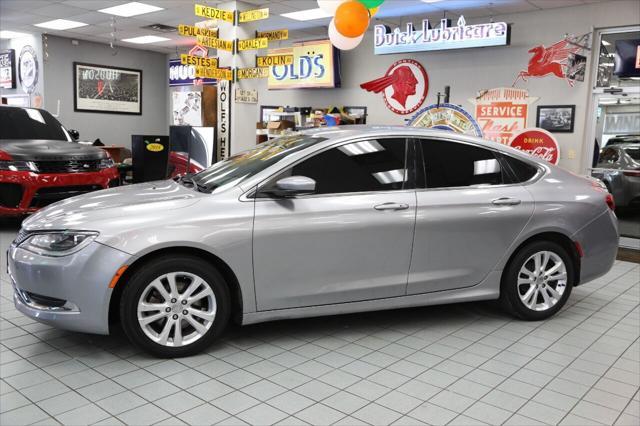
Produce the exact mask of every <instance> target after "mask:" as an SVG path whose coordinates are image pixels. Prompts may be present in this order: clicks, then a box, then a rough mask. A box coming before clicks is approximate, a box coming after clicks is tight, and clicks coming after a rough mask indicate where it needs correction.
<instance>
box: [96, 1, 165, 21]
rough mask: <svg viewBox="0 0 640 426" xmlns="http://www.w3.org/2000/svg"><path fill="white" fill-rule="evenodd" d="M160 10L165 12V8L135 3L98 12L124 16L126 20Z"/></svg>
mask: <svg viewBox="0 0 640 426" xmlns="http://www.w3.org/2000/svg"><path fill="white" fill-rule="evenodd" d="M159 10H164V8H162V7H158V6H151V5H150V4H144V3H139V2H137V1H133V2H131V3H125V4H121V5H120V6H113V7H107V8H106V9H100V10H98V12H102V13H108V14H109V15H117V16H124V17H125V18H129V17H130V16H136V15H143V14H145V13H151V12H157V11H159Z"/></svg>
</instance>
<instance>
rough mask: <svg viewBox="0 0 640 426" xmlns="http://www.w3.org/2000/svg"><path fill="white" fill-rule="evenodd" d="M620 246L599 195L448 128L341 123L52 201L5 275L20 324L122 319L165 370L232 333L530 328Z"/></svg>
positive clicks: (27, 229) (98, 324) (583, 181)
mask: <svg viewBox="0 0 640 426" xmlns="http://www.w3.org/2000/svg"><path fill="white" fill-rule="evenodd" d="M617 246H618V232H617V221H616V217H615V215H614V213H613V201H612V198H611V195H610V194H608V192H607V191H606V189H605V188H604V187H603V186H602V185H601V184H598V182H597V181H595V180H589V179H587V178H582V177H579V176H576V175H573V174H571V173H569V172H566V171H564V170H562V169H560V168H558V167H554V166H552V165H549V164H548V163H546V162H543V161H538V160H536V159H534V158H532V157H530V156H528V155H526V154H524V153H521V152H519V151H516V150H513V149H511V148H508V147H505V146H503V145H500V144H496V143H493V142H486V141H482V140H480V139H476V138H472V137H467V136H461V135H457V134H453V133H450V132H446V131H434V130H422V129H414V128H407V127H360V126H349V127H348V128H336V129H335V130H319V131H310V132H305V133H300V134H295V135H291V136H285V137H281V138H279V139H276V140H274V141H272V142H268V143H265V144H261V145H258V146H257V147H256V148H255V149H253V150H250V151H246V152H243V153H240V154H237V155H234V156H232V157H231V158H229V159H228V160H224V161H221V162H219V163H216V164H214V165H213V166H212V167H210V168H209V169H206V170H204V171H202V172H200V173H198V174H195V175H188V176H184V177H182V178H180V179H177V180H168V181H160V182H152V183H147V184H140V185H132V186H128V187H120V188H114V189H108V190H104V191H99V192H96V193H91V194H86V195H82V196H78V197H75V198H71V199H68V200H65V201H61V202H58V203H56V204H53V205H51V206H49V207H48V208H45V209H44V210H42V211H40V212H38V213H37V214H35V215H33V216H32V217H30V218H29V219H28V220H26V221H25V222H24V225H23V228H22V229H21V230H20V232H19V234H18V236H17V238H16V240H15V241H14V242H13V244H12V245H11V248H10V253H9V275H10V278H11V280H12V282H13V285H14V287H15V296H14V298H15V304H16V306H17V308H18V309H19V310H20V311H21V312H23V313H24V314H26V315H28V316H30V317H32V318H34V319H37V320H38V321H42V322H45V323H48V324H52V325H55V326H58V327H61V328H66V329H69V330H77V331H81V332H89V333H100V334H107V333H109V329H110V325H112V324H113V323H115V322H118V321H119V322H120V323H121V324H122V327H123V329H124V331H125V333H126V334H127V335H128V337H129V338H130V339H131V341H132V342H134V343H135V344H137V345H138V346H140V347H141V348H143V349H144V350H146V351H148V352H151V353H153V354H156V355H158V356H165V357H166V356H184V355H188V354H193V353H195V352H198V351H200V350H202V349H203V348H205V347H206V346H207V345H209V344H210V343H211V342H212V341H213V340H215V339H216V338H217V337H218V336H220V334H221V333H222V331H223V330H224V328H225V325H226V324H227V322H228V320H229V319H230V318H233V319H235V320H236V321H238V322H240V323H242V324H251V323H256V322H261V321H267V320H276V319H287V318H298V317H307V316H317V315H333V314H342V313H347V312H361V311H369V310H377V309H392V308H401V307H408V306H421V305H432V304H441V303H454V302H466V301H476V300H489V299H499V300H500V301H501V302H502V304H503V306H504V307H505V308H506V309H507V310H508V311H509V312H511V313H512V314H514V315H516V316H517V317H520V318H522V319H525V320H541V319H544V318H547V317H549V316H551V315H553V314H554V313H556V312H558V310H560V309H561V307H562V306H563V305H564V303H565V302H566V301H567V299H568V297H569V294H570V293H571V289H572V287H573V286H575V285H578V284H581V283H585V282H587V281H590V280H593V279H594V278H597V277H599V276H601V275H603V274H605V273H606V272H607V271H608V270H609V269H610V268H611V266H612V264H613V262H614V259H615V256H616V250H617ZM425 314H427V312H425Z"/></svg>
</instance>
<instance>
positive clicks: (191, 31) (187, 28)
mask: <svg viewBox="0 0 640 426" xmlns="http://www.w3.org/2000/svg"><path fill="white" fill-rule="evenodd" d="M178 34H180V35H183V36H188V37H196V36H199V35H200V36H206V37H218V30H217V29H215V30H212V29H209V28H202V27H194V26H193V25H184V24H180V25H178Z"/></svg>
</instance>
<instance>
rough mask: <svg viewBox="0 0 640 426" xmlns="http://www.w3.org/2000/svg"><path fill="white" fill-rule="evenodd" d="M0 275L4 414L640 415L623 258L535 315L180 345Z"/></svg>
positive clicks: (246, 332)
mask: <svg viewBox="0 0 640 426" xmlns="http://www.w3.org/2000/svg"><path fill="white" fill-rule="evenodd" d="M13 232H14V231H13V230H7V229H4V230H0V252H1V253H2V256H4V251H5V249H6V247H7V245H8V243H9V241H10V240H11V239H12V237H13ZM4 262H5V259H4V257H3V259H2V263H1V264H2V265H4V264H5V263H4ZM2 269H4V266H2ZM0 281H1V289H0V316H1V319H0V350H1V351H2V352H0V361H1V365H0V378H1V379H0V390H1V396H0V411H1V413H0V424H2V425H17V424H30V423H39V424H40V423H44V424H57V423H61V424H65V425H69V424H109V425H111V424H119V423H128V424H136V425H138V424H185V423H186V424H197V425H204V424H214V423H221V424H244V423H249V424H259V425H264V424H271V423H280V424H296V425H297V424H304V423H305V422H306V423H309V424H393V423H395V424H402V425H409V424H456V425H458V424H483V423H487V424H520V425H531V424H537V423H547V424H558V423H559V424H567V425H589V424H614V423H615V424H624V425H636V426H637V425H638V424H640V399H639V397H638V389H639V380H640V343H639V340H638V339H639V335H640V318H639V313H640V311H639V308H638V303H639V301H640V294H639V291H640V265H637V264H633V263H624V262H618V263H616V265H615V267H614V268H613V270H612V271H611V272H610V273H609V274H608V275H607V276H605V277H603V278H601V279H599V280H597V281H596V282H592V283H589V284H587V285H585V286H581V287H578V288H576V289H575V291H574V292H573V294H572V295H571V299H570V300H569V303H568V306H567V307H566V308H565V309H564V310H563V311H562V312H561V313H560V314H559V315H557V316H556V317H555V318H553V319H551V320H549V321H545V322H538V323H532V322H521V321H516V320H513V319H512V318H510V317H508V316H506V315H504V314H503V313H502V312H501V311H500V310H499V309H497V308H496V307H495V306H494V304H493V303H480V304H465V305H449V306H440V307H428V308H420V309H407V310H399V311H389V312H378V313H369V314H359V315H349V316H340V317H330V318H321V319H309V320H299V321H287V322H278V323H268V324H260V325H255V326H248V327H244V328H234V329H232V330H230V331H229V333H228V334H227V337H226V338H225V339H224V340H223V341H221V342H219V343H218V344H216V345H214V346H213V347H211V348H210V350H209V351H208V352H206V353H203V354H201V355H198V356H195V357H192V358H183V359H177V360H159V359H154V358H150V357H148V356H146V355H143V354H141V353H138V352H137V351H136V350H135V349H134V348H133V347H132V346H131V345H130V344H129V343H128V342H127V341H126V340H125V339H124V338H123V337H122V335H121V334H118V335H116V336H111V337H105V336H91V335H82V334H73V333H68V332H64V331H59V330H55V329H52V328H50V327H47V326H44V325H41V324H38V323H35V322H33V321H31V320H30V319H28V318H26V317H24V316H22V315H21V314H20V313H18V312H17V311H16V310H15V309H14V308H13V305H12V302H11V289H10V286H9V283H8V280H7V278H6V275H4V273H3V275H0Z"/></svg>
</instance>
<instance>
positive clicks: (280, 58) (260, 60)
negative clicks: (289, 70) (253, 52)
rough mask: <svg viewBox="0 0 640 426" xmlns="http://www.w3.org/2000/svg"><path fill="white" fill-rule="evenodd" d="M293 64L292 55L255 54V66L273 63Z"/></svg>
mask: <svg viewBox="0 0 640 426" xmlns="http://www.w3.org/2000/svg"><path fill="white" fill-rule="evenodd" d="M291 64H293V55H267V56H256V66H257V67H272V66H274V65H291Z"/></svg>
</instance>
